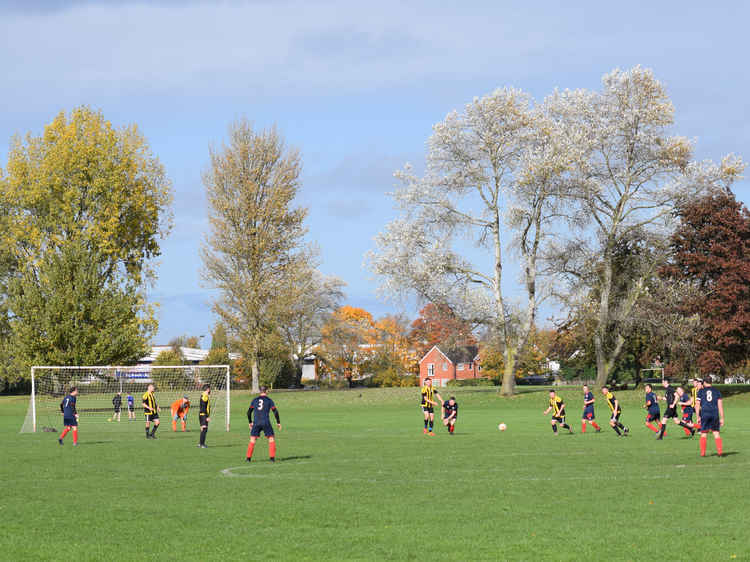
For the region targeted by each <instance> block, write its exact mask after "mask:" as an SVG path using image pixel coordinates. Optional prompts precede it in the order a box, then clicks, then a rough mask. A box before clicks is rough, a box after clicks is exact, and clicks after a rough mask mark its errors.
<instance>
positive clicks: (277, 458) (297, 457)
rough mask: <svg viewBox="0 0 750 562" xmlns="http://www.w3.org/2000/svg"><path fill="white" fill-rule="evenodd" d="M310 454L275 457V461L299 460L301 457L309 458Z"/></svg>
mask: <svg viewBox="0 0 750 562" xmlns="http://www.w3.org/2000/svg"><path fill="white" fill-rule="evenodd" d="M311 458H312V455H295V456H293V457H276V461H277V462H286V461H299V460H302V459H311Z"/></svg>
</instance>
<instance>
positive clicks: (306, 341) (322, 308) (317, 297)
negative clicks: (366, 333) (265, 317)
mask: <svg viewBox="0 0 750 562" xmlns="http://www.w3.org/2000/svg"><path fill="white" fill-rule="evenodd" d="M313 265H314V264H311V263H309V264H307V265H306V266H304V267H301V268H300V269H299V270H298V271H297V272H295V275H294V277H292V276H290V277H289V281H290V282H291V284H290V286H289V287H288V290H289V293H290V295H294V298H292V299H291V304H290V306H289V307H288V308H287V309H286V310H285V311H284V313H283V314H282V316H281V318H280V319H279V330H280V332H281V334H282V336H283V338H284V341H285V342H286V344H287V346H288V348H289V355H290V357H291V359H292V361H293V362H294V363H295V365H296V366H297V371H298V375H299V372H301V369H302V360H303V358H304V356H305V354H307V353H308V352H309V350H310V349H311V348H312V347H314V346H316V345H318V344H319V343H320V341H321V337H322V336H321V330H322V328H323V325H324V324H325V322H326V321H327V320H328V318H329V317H330V316H331V314H333V312H334V311H335V310H336V309H337V308H339V306H340V305H341V301H342V300H343V298H344V291H343V288H344V286H345V285H346V283H345V282H344V281H342V280H341V279H339V278H338V277H333V276H325V275H323V274H322V273H320V272H319V271H318V270H316V269H315V268H314V267H313Z"/></svg>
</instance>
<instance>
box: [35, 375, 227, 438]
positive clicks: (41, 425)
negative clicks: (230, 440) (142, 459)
mask: <svg viewBox="0 0 750 562" xmlns="http://www.w3.org/2000/svg"><path fill="white" fill-rule="evenodd" d="M149 384H153V385H154V386H155V387H156V390H155V395H156V401H157V403H158V405H159V408H161V413H160V415H161V420H162V422H164V423H167V425H168V424H169V421H170V420H171V415H170V405H171V404H172V403H173V402H174V401H176V400H178V399H180V398H182V397H183V396H187V397H188V399H189V400H190V404H191V407H190V411H189V412H188V418H190V417H192V418H193V419H194V420H197V419H198V402H199V399H200V395H201V392H202V388H203V385H204V384H210V385H211V421H212V423H213V424H217V423H218V424H224V425H225V426H226V430H227V431H229V406H230V404H229V391H230V382H229V365H175V366H162V365H159V366H158V367H157V366H151V365H139V366H135V367H51V366H35V367H32V368H31V400H30V401H29V409H28V411H27V413H26V418H25V419H24V423H23V426H22V427H21V433H32V432H36V431H56V430H58V429H60V426H61V424H62V415H61V414H60V401H61V400H62V399H63V397H64V396H65V395H66V394H67V393H68V391H69V390H70V388H71V387H72V386H76V387H78V401H77V410H78V413H79V415H80V422H81V424H83V423H85V424H86V425H89V424H102V425H106V426H107V427H115V426H117V427H127V422H128V421H129V420H128V395H130V396H132V397H133V410H134V411H135V412H136V415H135V419H136V420H138V421H143V419H144V418H143V405H142V403H143V400H142V397H143V394H144V393H145V392H146V389H147V388H148V385H149ZM118 392H119V393H120V397H121V400H122V406H121V414H120V422H119V423H113V419H114V410H115V406H114V404H113V399H114V398H115V396H117V393H118ZM196 423H197V422H196ZM139 427H140V426H139Z"/></svg>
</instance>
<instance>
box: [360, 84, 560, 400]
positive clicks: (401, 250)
mask: <svg viewBox="0 0 750 562" xmlns="http://www.w3.org/2000/svg"><path fill="white" fill-rule="evenodd" d="M542 123H547V125H549V127H546V128H545V126H543V125H542ZM553 126H554V123H552V122H550V121H549V120H545V119H544V118H543V112H541V111H532V110H531V109H530V99H529V97H528V96H527V95H526V94H525V93H523V92H521V91H519V90H514V89H500V90H496V91H495V92H493V93H492V94H490V95H488V96H485V97H483V98H476V99H474V101H473V102H472V103H469V104H468V105H467V106H466V107H465V110H464V112H463V113H460V114H459V113H458V112H455V111H454V112H452V113H450V114H449V115H448V116H447V118H446V119H445V121H443V122H442V123H438V124H437V125H435V126H434V127H433V131H434V132H433V135H432V137H431V138H430V140H429V152H428V156H427V173H426V174H425V176H424V177H416V176H414V175H413V174H411V172H410V170H409V168H408V167H407V169H406V170H404V171H402V172H398V173H397V174H396V176H397V177H398V178H399V179H400V180H402V182H403V183H404V185H405V186H404V187H403V188H402V189H401V190H399V191H397V192H396V193H395V199H396V202H397V203H398V205H399V206H400V208H401V210H402V216H401V217H399V218H398V219H397V220H395V221H394V222H392V223H390V224H389V225H388V226H387V227H386V229H385V231H384V232H382V233H381V234H380V235H379V236H378V237H377V239H376V244H377V250H376V251H374V252H371V253H370V255H369V259H370V264H371V267H372V269H373V271H374V272H375V273H377V274H378V275H381V276H382V278H383V284H382V287H381V289H382V290H383V291H384V292H385V293H386V294H392V295H393V294H403V293H406V292H415V293H416V294H417V295H418V296H419V297H420V298H422V299H424V300H427V301H430V302H434V303H437V304H440V305H447V306H449V307H450V308H451V310H453V311H454V312H455V313H456V314H457V315H458V316H459V317H461V318H463V319H465V320H467V321H469V322H473V323H476V324H482V325H484V326H486V327H487V328H488V329H489V330H490V331H491V332H492V333H493V334H495V335H496V337H498V338H499V339H500V340H501V342H502V343H503V346H504V368H505V370H504V374H503V383H502V392H503V394H506V395H507V394H512V393H513V391H514V365H515V358H516V355H517V353H518V351H519V350H520V349H522V348H523V346H524V345H525V343H526V340H527V338H528V336H529V333H530V330H531V328H532V326H533V324H534V319H535V315H536V309H537V304H538V303H537V294H536V284H537V261H536V257H537V255H538V252H539V248H540V245H541V244H542V241H543V239H544V236H545V228H546V227H547V223H548V218H549V215H548V213H550V210H551V209H554V207H555V206H554V205H551V204H550V200H551V198H552V197H553V195H554V194H555V191H556V189H557V187H558V186H557V185H555V181H556V178H557V177H558V175H559V174H560V173H561V172H562V171H563V170H565V169H567V168H565V166H560V165H559V163H560V161H564V160H565V159H564V158H562V159H561V155H562V154H564V152H565V150H566V148H565V143H564V142H562V139H563V137H559V136H558V135H556V133H555V131H554V130H553ZM556 165H557V166H558V168H559V169H556V168H555V166H556ZM536 167H540V168H539V169H536ZM553 179H555V181H553ZM505 219H510V224H511V226H512V227H514V228H516V229H517V231H518V232H519V242H518V243H519V245H520V252H521V254H522V257H523V261H524V264H523V277H524V286H525V288H526V296H527V305H526V307H525V310H519V309H516V308H515V307H513V306H512V304H511V303H510V302H509V300H508V298H507V297H506V296H505V295H504V294H503V288H502V282H503V273H504V271H503V269H504V260H503V245H504V243H505V239H504V238H505V234H506V232H505V229H504V228H503V227H504V223H505ZM462 239H463V240H467V241H470V242H473V244H474V245H475V246H476V247H477V248H478V250H479V251H483V252H484V258H485V260H484V261H483V260H471V259H470V258H469V255H470V251H469V250H467V249H465V248H461V247H460V246H458V245H457V244H458V242H459V241H460V240H462Z"/></svg>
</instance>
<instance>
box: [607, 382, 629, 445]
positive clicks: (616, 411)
mask: <svg viewBox="0 0 750 562" xmlns="http://www.w3.org/2000/svg"><path fill="white" fill-rule="evenodd" d="M602 394H604V398H606V400H607V406H609V410H610V412H612V417H610V418H609V425H610V426H611V427H612V429H614V430H615V433H617V435H618V436H620V437H621V436H623V435H625V436H627V434H628V433H630V430H629V429H628V428H627V427H625V426H624V425H622V423H621V422H620V414H622V408H621V407H620V402H619V401H618V400H617V398H615V395H614V394H612V393H611V392H610V391H609V387H607V386H603V387H602ZM621 430H622V431H621Z"/></svg>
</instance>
